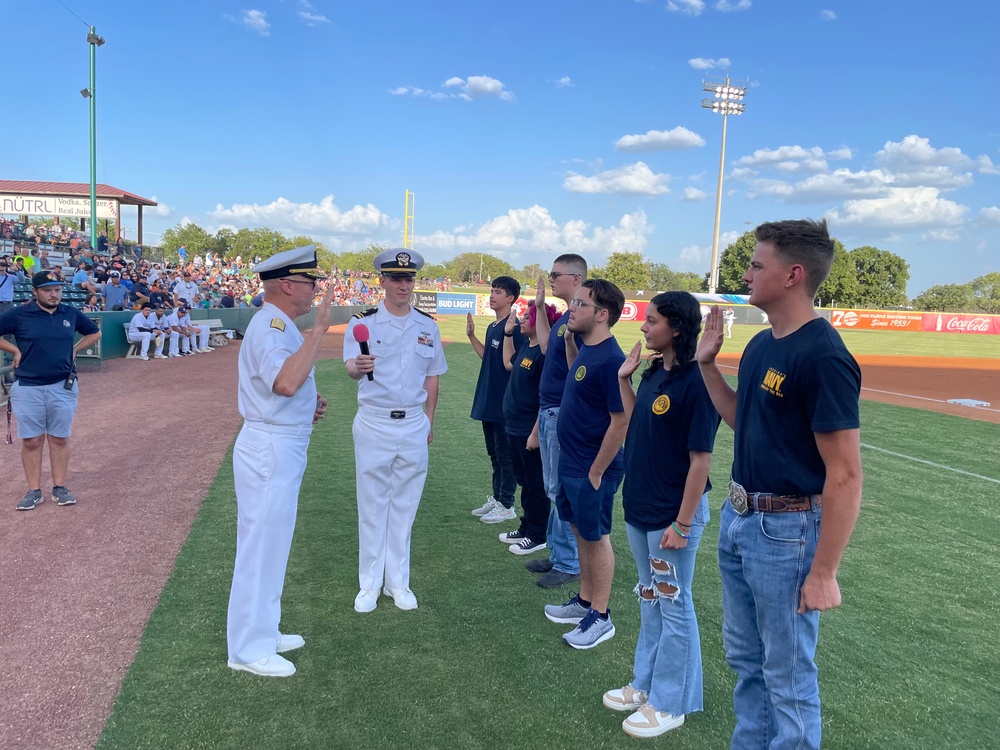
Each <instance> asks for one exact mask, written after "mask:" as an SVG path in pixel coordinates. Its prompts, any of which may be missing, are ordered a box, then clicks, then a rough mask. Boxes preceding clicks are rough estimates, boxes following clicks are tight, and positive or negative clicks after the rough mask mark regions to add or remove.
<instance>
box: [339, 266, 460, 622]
mask: <svg viewBox="0 0 1000 750" xmlns="http://www.w3.org/2000/svg"><path fill="white" fill-rule="evenodd" d="M423 265H424V259H423V258H421V257H420V256H419V255H418V254H417V253H415V252H413V251H411V250H386V251H385V252H383V253H380V254H379V255H378V256H376V258H375V270H377V271H378V272H379V273H380V274H381V283H382V287H383V288H384V289H385V301H383V302H382V303H380V304H379V306H378V307H376V308H372V309H371V310H369V311H368V312H366V313H359V314H358V315H355V316H354V318H353V319H352V320H351V322H350V323H349V324H348V326H347V333H346V334H345V336H344V362H345V364H346V365H347V374H348V375H350V376H351V377H352V378H353V379H354V380H357V381H358V413H357V416H356V417H355V418H354V430H353V432H354V460H355V464H356V478H357V492H358V538H359V539H358V541H359V550H358V553H359V554H358V582H359V585H360V589H361V590H360V591H359V592H358V595H357V597H356V598H355V600H354V609H355V610H356V611H358V612H371V611H372V610H373V609H375V607H376V605H377V604H378V597H379V592H380V590H381V589H382V587H383V584H384V586H385V589H384V590H385V593H386V594H388V595H389V596H391V597H392V599H393V601H394V602H395V604H396V606H397V607H399V608H400V609H416V608H417V598H416V596H414V594H413V592H412V591H411V590H410V535H411V531H412V528H413V519H414V518H415V517H416V514H417V506H418V505H419V504H420V495H421V494H422V493H423V490H424V480H425V479H426V478H427V446H428V445H429V444H430V442H431V440H432V439H433V430H432V427H433V422H434V411H435V409H436V407H437V399H438V378H439V376H440V375H442V374H443V373H444V372H446V371H447V369H448V365H447V363H446V362H445V359H444V352H443V351H442V349H441V332H440V331H439V330H438V326H437V323H435V322H434V319H433V318H432V317H431V316H430V315H428V314H427V313H423V312H420V311H419V310H417V309H416V308H414V307H412V306H411V305H410V296H411V295H412V294H413V287H414V283H415V280H416V274H417V271H418V270H419V269H420V268H421V267H422V266H423ZM362 323H363V324H364V325H365V326H367V328H368V331H369V334H370V335H369V342H368V343H369V348H370V353H369V354H362V353H361V347H360V345H359V343H358V342H357V340H356V339H355V329H356V328H357V326H358V325H360V324H362ZM369 373H371V374H372V379H371V380H369V379H368V374H369Z"/></svg>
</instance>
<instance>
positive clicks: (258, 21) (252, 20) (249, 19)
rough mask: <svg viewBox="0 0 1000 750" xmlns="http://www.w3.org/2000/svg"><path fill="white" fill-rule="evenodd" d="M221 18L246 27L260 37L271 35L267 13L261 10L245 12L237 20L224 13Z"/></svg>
mask: <svg viewBox="0 0 1000 750" xmlns="http://www.w3.org/2000/svg"><path fill="white" fill-rule="evenodd" d="M223 18H225V19H226V20H227V21H232V22H233V23H236V24H240V25H242V26H246V27H247V28H248V29H251V30H253V31H256V32H257V33H258V34H260V35H261V36H269V35H270V33H271V24H270V23H268V21H267V13H266V12H265V11H263V10H245V11H243V12H242V13H241V14H240V16H239V17H238V18H237V17H234V16H231V15H229V14H228V13H226V14H225V15H224V16H223Z"/></svg>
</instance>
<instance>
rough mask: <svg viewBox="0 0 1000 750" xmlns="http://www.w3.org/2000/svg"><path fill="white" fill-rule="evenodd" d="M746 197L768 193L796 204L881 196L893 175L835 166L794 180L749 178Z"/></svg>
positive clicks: (879, 171) (766, 194)
mask: <svg viewBox="0 0 1000 750" xmlns="http://www.w3.org/2000/svg"><path fill="white" fill-rule="evenodd" d="M748 181H749V183H750V188H749V189H748V191H747V197H749V198H759V197H761V196H770V197H772V198H781V199H784V200H786V201H789V202H795V203H802V202H805V203H814V202H820V201H829V200H839V199H842V198H848V197H855V198H868V197H871V198H876V197H878V196H881V195H884V194H885V192H886V190H887V189H888V188H889V187H890V186H891V185H892V184H893V178H892V175H890V174H887V173H886V172H883V171H882V170H879V169H875V170H872V171H859V172H852V171H851V170H849V169H835V170H834V171H833V172H830V173H829V174H817V175H813V176H811V177H807V178H806V179H804V180H801V181H799V182H796V183H789V182H785V181H783V180H771V179H750V180H748Z"/></svg>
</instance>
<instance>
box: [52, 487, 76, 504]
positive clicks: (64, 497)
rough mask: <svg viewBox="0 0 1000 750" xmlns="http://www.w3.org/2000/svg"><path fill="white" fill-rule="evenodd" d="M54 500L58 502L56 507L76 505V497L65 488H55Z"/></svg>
mask: <svg viewBox="0 0 1000 750" xmlns="http://www.w3.org/2000/svg"><path fill="white" fill-rule="evenodd" d="M52 499H53V500H55V501H56V505H76V495H74V494H73V493H72V492H70V491H69V490H68V489H66V488H65V487H53V488H52Z"/></svg>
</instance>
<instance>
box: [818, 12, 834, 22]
mask: <svg viewBox="0 0 1000 750" xmlns="http://www.w3.org/2000/svg"><path fill="white" fill-rule="evenodd" d="M819 17H820V18H822V19H823V20H824V21H836V20H837V14H836V13H834V12H833V11H832V10H821V11H820V12H819Z"/></svg>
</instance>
